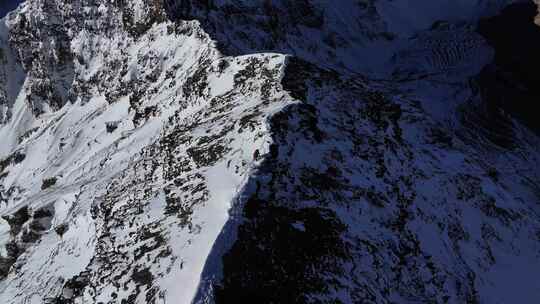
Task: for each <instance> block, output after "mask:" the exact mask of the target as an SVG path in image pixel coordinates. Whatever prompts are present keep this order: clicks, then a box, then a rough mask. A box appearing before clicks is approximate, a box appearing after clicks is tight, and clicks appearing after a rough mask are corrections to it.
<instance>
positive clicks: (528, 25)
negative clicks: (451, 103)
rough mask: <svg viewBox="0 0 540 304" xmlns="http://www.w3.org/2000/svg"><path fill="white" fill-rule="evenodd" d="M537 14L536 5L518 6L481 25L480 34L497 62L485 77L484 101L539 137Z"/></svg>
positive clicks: (539, 29) (539, 64) (538, 33)
mask: <svg viewBox="0 0 540 304" xmlns="http://www.w3.org/2000/svg"><path fill="white" fill-rule="evenodd" d="M536 13H537V12H536V6H535V5H534V4H533V3H532V2H531V3H517V4H514V5H511V6H509V7H508V8H507V9H505V10H504V11H503V12H502V13H501V14H500V15H499V16H496V17H493V18H489V19H485V20H483V21H482V22H480V24H479V28H478V31H479V32H480V34H482V35H483V36H484V37H485V38H486V39H487V40H488V42H489V43H490V44H491V45H492V46H493V48H494V49H495V62H494V63H493V64H491V65H490V66H488V67H487V68H486V69H484V71H483V73H482V75H481V80H480V85H481V87H482V90H483V95H484V99H485V100H487V102H488V103H490V104H491V105H492V106H496V107H501V108H502V109H504V110H505V111H506V112H507V113H510V114H512V115H513V116H515V117H516V118H518V119H519V120H521V122H522V123H523V124H525V125H527V126H528V127H529V128H531V129H532V130H533V131H535V132H536V133H539V132H540V121H539V120H538V118H537V115H538V111H537V109H538V104H539V100H540V87H539V86H538V79H539V76H538V72H539V71H540V57H538V54H540V27H538V26H537V25H536V24H535V23H534V22H533V20H534V17H535V15H536Z"/></svg>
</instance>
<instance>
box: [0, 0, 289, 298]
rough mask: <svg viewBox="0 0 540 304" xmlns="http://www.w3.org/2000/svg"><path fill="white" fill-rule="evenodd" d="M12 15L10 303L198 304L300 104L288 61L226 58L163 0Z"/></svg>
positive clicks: (8, 70) (7, 153)
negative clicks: (275, 117) (261, 167)
mask: <svg viewBox="0 0 540 304" xmlns="http://www.w3.org/2000/svg"><path fill="white" fill-rule="evenodd" d="M2 21H3V30H2V32H1V33H2V35H1V36H2V65H1V68H2V73H1V74H0V76H1V78H0V87H1V88H2V90H1V92H2V95H1V96H2V99H1V100H2V102H1V103H0V106H1V108H0V109H2V116H1V118H2V124H1V125H0V138H2V143H1V144H0V159H1V160H0V202H1V204H0V214H1V215H2V220H1V223H0V227H1V229H0V231H1V233H2V236H1V238H0V241H1V244H0V247H1V248H2V249H1V251H0V256H1V257H0V275H1V282H0V302H2V303H47V302H49V301H50V302H54V303H58V302H62V303H63V302H69V303H98V302H102V303H109V302H111V301H112V302H114V303H120V302H122V303H123V302H124V301H130V302H131V303H171V302H175V303H189V302H190V301H191V299H192V297H193V296H194V294H195V291H196V289H197V286H198V282H199V277H200V274H201V271H202V267H203V265H204V262H205V260H206V256H207V255H208V253H209V252H210V249H211V248H212V246H213V244H214V240H215V238H216V237H217V235H218V233H219V232H220V230H221V228H222V227H223V225H224V224H225V222H226V220H227V218H228V209H229V208H230V206H231V204H233V203H234V199H235V197H236V196H237V195H238V193H239V191H240V189H242V185H243V183H244V180H245V178H246V177H247V175H248V174H249V172H251V170H252V167H253V166H254V164H256V163H257V161H258V160H259V159H260V158H261V157H262V155H264V154H265V153H267V151H268V147H269V143H270V137H269V135H268V129H267V125H266V120H267V117H269V116H270V115H271V114H272V113H274V112H276V111H278V110H279V109H281V108H282V107H283V106H285V105H287V104H290V103H293V99H292V98H290V97H288V95H287V94H286V93H285V92H284V91H282V89H281V85H280V79H281V77H282V70H283V68H284V63H285V56H284V55H279V54H258V55H248V56H241V57H224V56H223V55H221V54H220V53H219V51H218V50H217V49H216V48H215V46H214V42H213V41H212V40H210V38H209V37H208V36H207V35H206V34H205V33H204V32H203V31H202V30H201V29H200V27H199V26H198V25H197V22H177V23H172V22H168V21H166V17H165V15H164V11H163V9H162V8H161V6H160V4H159V2H156V1H134V2H130V5H129V7H128V6H126V5H124V4H123V3H119V2H116V1H110V2H109V1H107V2H102V1H97V2H94V1H49V0H46V1H45V0H43V1H42V0H35V1H27V2H26V3H25V4H24V5H23V6H22V7H21V9H20V10H18V11H17V12H16V13H15V14H12V15H10V16H9V17H8V18H7V19H3V20H2Z"/></svg>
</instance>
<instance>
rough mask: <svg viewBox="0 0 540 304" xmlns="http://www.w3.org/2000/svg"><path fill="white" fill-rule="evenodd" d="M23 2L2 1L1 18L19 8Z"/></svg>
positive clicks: (21, 0) (0, 6) (0, 5)
mask: <svg viewBox="0 0 540 304" xmlns="http://www.w3.org/2000/svg"><path fill="white" fill-rule="evenodd" d="M22 2H23V0H2V2H0V18H1V17H4V16H5V15H6V14H7V13H9V12H10V11H12V10H14V9H16V8H17V6H18V5H19V4H20V3H22Z"/></svg>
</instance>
